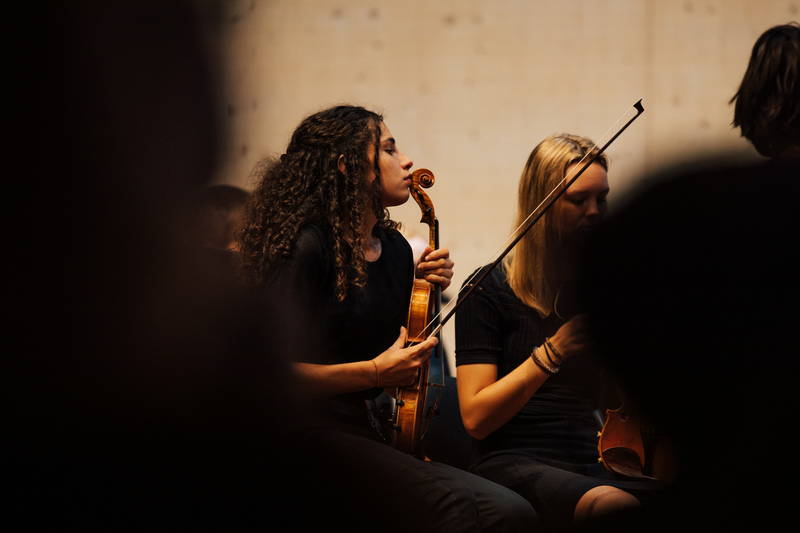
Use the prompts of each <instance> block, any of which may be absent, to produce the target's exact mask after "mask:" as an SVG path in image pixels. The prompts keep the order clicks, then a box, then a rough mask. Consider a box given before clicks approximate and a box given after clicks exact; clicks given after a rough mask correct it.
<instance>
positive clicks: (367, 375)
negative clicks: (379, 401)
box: [294, 361, 377, 396]
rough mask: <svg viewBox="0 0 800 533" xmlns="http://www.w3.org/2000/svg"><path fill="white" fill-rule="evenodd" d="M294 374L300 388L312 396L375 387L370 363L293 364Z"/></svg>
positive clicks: (373, 368) (374, 378) (374, 375)
mask: <svg viewBox="0 0 800 533" xmlns="http://www.w3.org/2000/svg"><path fill="white" fill-rule="evenodd" d="M294 372H295V375H296V376H297V379H298V380H299V381H300V384H301V386H304V387H306V389H307V390H308V391H310V392H311V394H313V395H314V396H332V395H335V394H345V393H348V392H358V391H362V390H367V389H371V388H373V387H375V386H376V385H377V375H376V372H375V365H374V364H373V362H372V361H357V362H355V363H339V364H333V365H321V364H314V363H294Z"/></svg>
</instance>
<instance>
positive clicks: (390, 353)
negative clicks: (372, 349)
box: [372, 327, 439, 387]
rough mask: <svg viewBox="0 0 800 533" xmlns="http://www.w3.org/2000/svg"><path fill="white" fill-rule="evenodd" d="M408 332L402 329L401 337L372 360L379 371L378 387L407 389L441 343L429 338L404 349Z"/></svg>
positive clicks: (434, 338) (436, 339)
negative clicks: (432, 351)
mask: <svg viewBox="0 0 800 533" xmlns="http://www.w3.org/2000/svg"><path fill="white" fill-rule="evenodd" d="M407 339H408V331H407V330H406V328H404V327H400V336H399V337H397V340H396V341H394V344H392V345H391V346H389V348H388V349H387V350H386V351H385V352H383V353H382V354H380V355H379V356H378V357H376V358H375V359H373V360H372V362H373V363H375V366H376V368H377V369H378V386H380V387H407V386H409V385H413V384H414V381H415V380H416V379H417V373H418V371H419V368H420V367H421V366H422V365H423V363H425V361H427V360H428V358H429V357H430V356H431V350H432V349H433V347H434V346H436V345H437V344H438V343H439V339H438V338H437V337H428V338H427V339H425V340H424V341H423V342H421V343H419V344H415V345H413V346H409V347H408V348H404V346H405V345H406V340H407Z"/></svg>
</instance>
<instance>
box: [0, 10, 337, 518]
mask: <svg viewBox="0 0 800 533" xmlns="http://www.w3.org/2000/svg"><path fill="white" fill-rule="evenodd" d="M40 10H41V13H39V14H38V15H39V16H38V18H37V24H38V25H39V26H37V27H41V25H44V26H45V30H46V31H41V34H42V35H44V36H46V38H48V39H50V40H49V41H45V40H43V41H37V42H36V43H35V44H34V45H33V46H32V51H33V52H37V53H38V52H41V55H40V57H38V58H37V60H35V61H32V64H36V65H37V68H39V69H40V72H39V73H38V74H40V76H41V77H37V78H30V79H31V80H36V84H37V85H36V90H35V91H31V92H30V93H29V94H28V95H27V96H30V97H32V98H33V99H34V100H35V102H36V107H34V108H33V109H35V110H36V111H35V112H34V114H32V115H31V116H26V117H24V121H23V122H22V123H21V124H20V130H22V131H25V130H28V129H29V130H31V132H32V135H31V137H29V140H30V139H33V140H32V141H31V142H30V143H29V144H30V146H31V147H32V148H33V149H40V148H41V147H42V146H48V147H50V148H51V153H48V154H47V155H46V156H44V157H42V156H41V154H39V156H38V157H25V158H21V159H22V160H24V161H26V172H27V174H26V179H29V181H30V182H31V183H32V184H34V186H36V187H40V188H41V191H42V192H41V193H40V194H38V195H37V200H38V204H37V211H38V213H39V216H37V217H36V218H35V220H34V221H33V226H32V229H31V230H29V231H30V234H29V235H31V236H32V235H38V236H39V238H38V239H37V240H34V239H32V238H28V242H30V243H34V244H35V246H34V247H32V249H31V250H30V252H29V253H27V254H24V257H25V260H24V261H16V262H15V265H21V266H22V267H23V268H21V269H20V271H21V272H20V274H21V275H20V276H19V277H18V278H15V283H14V288H13V289H12V293H11V298H12V300H11V304H12V305H13V307H14V309H15V311H16V316H17V318H16V319H15V322H13V326H14V330H15V331H14V335H18V336H19V338H18V339H16V340H17V342H14V343H13V344H16V345H17V346H19V347H20V348H18V349H17V350H16V351H15V353H14V355H13V357H12V358H10V360H9V361H10V362H11V364H12V365H13V368H12V371H11V372H10V373H7V374H4V375H5V377H6V383H7V388H6V393H7V394H8V397H9V398H10V401H9V402H8V404H7V405H8V407H9V408H10V409H9V411H10V413H11V417H10V423H7V428H10V429H9V437H8V439H7V440H6V444H7V446H8V448H7V450H8V452H7V454H4V460H5V461H6V466H7V467H11V469H12V470H11V471H12V477H11V483H10V485H11V487H12V491H13V495H12V499H11V502H10V505H9V507H10V508H11V510H12V514H13V513H20V515H21V520H23V521H22V522H21V521H20V519H12V518H10V519H9V520H8V521H9V522H12V523H24V524H25V528H26V529H40V528H41V529H45V528H46V529H53V530H59V531H63V530H81V531H84V530H102V531H116V530H136V531H141V530H192V531H194V530H202V529H212V530H235V531H240V530H259V531H264V530H269V529H271V528H274V529H277V530H281V529H282V530H289V529H292V528H299V529H302V528H303V527H305V526H310V525H312V524H319V521H318V520H317V517H318V516H324V515H326V513H330V512H331V509H330V507H329V506H327V504H326V502H325V500H324V499H323V498H322V495H323V494H322V492H323V490H324V486H323V487H319V491H318V492H316V491H317V489H318V487H317V486H315V485H314V484H313V483H309V482H308V480H304V479H302V478H301V477H299V476H298V475H297V474H298V472H300V473H302V472H306V471H308V472H312V474H310V475H311V476H313V471H314V470H313V469H314V465H310V463H309V462H308V461H307V460H306V459H305V458H304V454H303V452H302V450H301V449H298V448H297V447H295V446H294V441H293V437H292V436H291V430H292V428H293V427H294V423H295V421H296V419H297V416H298V410H297V409H296V402H295V401H294V397H293V394H292V391H293V387H292V384H291V381H290V380H289V374H288V367H287V364H286V363H285V362H286V361H287V360H288V353H289V352H290V350H291V352H292V353H294V351H303V350H304V345H303V343H302V342H300V341H298V340H296V339H295V340H291V337H292V333H291V332H292V331H293V330H294V328H295V327H296V324H295V323H294V322H293V321H292V320H291V317H292V311H291V309H289V308H287V307H286V306H285V305H282V306H281V308H280V309H277V308H276V307H275V306H274V305H273V303H272V300H271V299H270V298H266V299H264V298H263V297H262V295H261V294H255V293H253V292H252V291H243V290H241V289H240V287H239V285H238V283H237V280H236V279H234V278H233V275H232V271H231V269H230V268H229V265H226V266H227V268H220V263H219V262H217V261H214V260H209V257H208V254H206V253H205V252H204V250H202V249H197V250H194V251H193V252H191V253H188V252H187V249H186V248H185V247H182V246H178V243H177V242H175V241H174V240H173V235H172V233H171V232H169V231H167V230H166V228H167V226H168V224H169V222H171V221H172V217H173V214H174V213H175V210H176V209H178V208H179V206H180V205H181V202H182V201H183V199H184V198H185V197H186V195H187V194H189V191H191V190H196V189H199V188H202V187H205V186H206V184H207V182H208V180H209V179H210V177H211V175H212V173H213V170H214V165H215V154H216V147H217V146H218V139H217V132H218V131H219V128H218V124H217V122H216V120H215V116H214V109H215V107H216V105H215V99H214V94H215V90H216V80H215V79H214V76H213V68H212V67H211V66H210V65H209V64H208V63H207V60H208V57H209V54H208V53H207V51H206V50H205V49H204V47H203V46H202V43H203V42H204V40H203V39H202V38H201V35H200V34H199V27H198V25H197V24H196V19H195V17H194V16H193V15H194V14H195V11H194V9H192V6H191V5H190V4H188V3H182V2H166V3H159V4H158V5H155V4H146V5H145V4H140V3H136V2H121V3H120V2H117V3H114V4H108V3H105V2H81V3H79V4H78V3H75V4H70V5H60V4H59V5H55V4H51V5H45V6H41V9H40ZM37 46H40V47H41V48H36V47H37ZM62 92H63V94H61V93H62ZM20 137H23V138H24V135H20ZM41 137H45V138H41ZM54 140H55V142H54ZM59 150H60V151H59ZM44 236H46V237H44ZM59 262H61V264H59ZM304 334H305V332H304ZM12 340H14V337H12ZM20 340H21V341H22V342H19V341H20ZM5 470H6V471H8V468H6V469H5ZM312 479H313V477H312ZM310 502H312V503H310ZM309 507H313V508H314V509H315V510H319V512H320V515H315V514H311V513H308V512H307V509H308V508H309ZM15 518H16V517H15ZM47 526H49V527H47Z"/></svg>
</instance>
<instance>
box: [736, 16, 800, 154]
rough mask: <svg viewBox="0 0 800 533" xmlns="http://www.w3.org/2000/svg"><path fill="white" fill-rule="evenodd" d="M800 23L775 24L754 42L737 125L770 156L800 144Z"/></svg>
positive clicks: (741, 89) (741, 88)
mask: <svg viewBox="0 0 800 533" xmlns="http://www.w3.org/2000/svg"><path fill="white" fill-rule="evenodd" d="M798 95H800V25H798V23H797V22H791V23H789V24H783V25H780V26H774V27H772V28H770V29H768V30H767V31H765V32H764V33H763V34H762V35H761V37H759V38H758V40H757V41H756V43H755V44H754V45H753V52H752V54H751V55H750V63H749V64H748V65H747V71H746V72H745V74H744V78H742V83H741V85H740V86H739V90H738V91H737V92H736V94H735V95H734V96H733V98H731V103H733V102H736V106H735V109H734V114H733V126H734V127H737V126H738V127H740V128H741V129H742V136H743V137H746V138H747V139H748V140H749V141H750V142H752V143H753V146H755V148H756V150H758V152H759V153H760V154H761V155H764V156H766V157H774V156H779V155H781V154H782V153H783V152H785V151H786V150H787V149H788V148H792V147H796V146H800V97H798Z"/></svg>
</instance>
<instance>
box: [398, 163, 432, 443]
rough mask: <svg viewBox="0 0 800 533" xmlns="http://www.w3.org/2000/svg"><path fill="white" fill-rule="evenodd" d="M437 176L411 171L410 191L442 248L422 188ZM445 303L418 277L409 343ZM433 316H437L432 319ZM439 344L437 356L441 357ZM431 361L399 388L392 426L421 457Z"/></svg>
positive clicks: (417, 339)
mask: <svg viewBox="0 0 800 533" xmlns="http://www.w3.org/2000/svg"><path fill="white" fill-rule="evenodd" d="M435 181H436V179H435V178H434V176H433V173H432V172H431V171H430V170H428V169H424V168H421V169H417V170H415V171H414V172H413V173H412V174H411V185H410V186H409V191H410V192H411V196H412V198H414V201H415V202H416V203H417V205H418V206H419V208H420V210H421V211H422V218H421V219H420V222H422V223H424V224H427V225H428V246H430V247H431V248H432V249H434V250H437V249H439V220H438V219H437V218H436V212H435V211H434V208H433V202H431V199H430V197H428V195H427V194H426V193H425V191H423V190H422V188H426V189H427V188H430V187H432V186H433V184H434V183H435ZM441 306H442V289H441V287H439V286H438V285H434V284H432V283H430V282H428V281H426V280H424V279H416V278H415V279H414V285H413V287H412V290H411V302H410V304H409V307H408V320H407V329H408V342H409V343H419V342H422V341H424V340H425V339H426V338H427V337H428V334H429V333H430V331H431V329H432V328H431V326H436V325H437V320H438V316H439V312H440V310H441ZM431 317H435V318H434V320H431ZM440 349H441V344H439V345H437V346H436V347H435V348H434V350H436V356H437V357H441V356H442V355H441V353H440V352H439V350H440ZM429 371H430V360H428V361H426V362H425V364H423V365H422V366H421V367H420V369H419V372H418V374H417V379H416V380H415V382H414V384H413V385H411V386H409V387H398V388H397V390H396V391H395V401H396V403H395V410H394V413H393V415H392V418H393V420H392V421H391V422H392V424H391V425H392V428H393V429H394V439H393V440H394V446H395V447H396V448H398V449H399V450H402V451H405V452H407V453H410V454H412V455H416V456H418V457H423V455H424V453H423V450H422V441H423V437H424V434H425V431H426V429H427V425H428V423H429V421H430V417H431V415H432V414H433V413H434V412H435V408H431V409H426V402H427V391H428V387H429V386H430V384H429V383H428V376H429Z"/></svg>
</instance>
